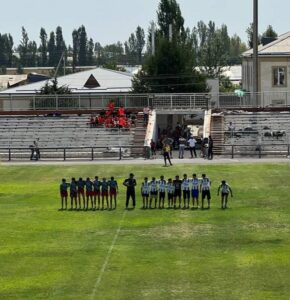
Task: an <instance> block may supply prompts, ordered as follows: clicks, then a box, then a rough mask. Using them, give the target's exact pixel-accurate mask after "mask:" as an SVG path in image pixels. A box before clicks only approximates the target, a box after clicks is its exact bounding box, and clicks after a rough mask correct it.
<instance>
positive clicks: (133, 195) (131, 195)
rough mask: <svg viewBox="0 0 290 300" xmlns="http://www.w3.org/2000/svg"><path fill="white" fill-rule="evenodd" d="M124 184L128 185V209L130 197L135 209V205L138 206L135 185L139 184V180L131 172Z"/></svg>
mask: <svg viewBox="0 0 290 300" xmlns="http://www.w3.org/2000/svg"><path fill="white" fill-rule="evenodd" d="M123 185H124V186H126V187H127V191H126V209H128V208H129V201H130V198H132V202H133V209H134V208H135V206H136V193H135V186H136V185H137V181H136V179H135V178H134V174H133V173H130V175H129V178H127V179H125V180H124V182H123Z"/></svg>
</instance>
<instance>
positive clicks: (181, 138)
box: [178, 136, 186, 159]
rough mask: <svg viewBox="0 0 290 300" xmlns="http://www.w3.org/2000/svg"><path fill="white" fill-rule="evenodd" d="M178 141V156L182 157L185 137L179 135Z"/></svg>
mask: <svg viewBox="0 0 290 300" xmlns="http://www.w3.org/2000/svg"><path fill="white" fill-rule="evenodd" d="M178 143H179V158H181V159H182V158H184V149H185V145H186V139H185V138H184V137H183V136H181V137H180V138H179V139H178Z"/></svg>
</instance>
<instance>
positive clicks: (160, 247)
mask: <svg viewBox="0 0 290 300" xmlns="http://www.w3.org/2000/svg"><path fill="white" fill-rule="evenodd" d="M192 169H193V168H192V164H190V165H177V164H176V165H175V166H174V168H172V169H171V168H167V169H166V170H165V169H164V168H163V167H161V166H157V165H155V166H152V165H147V164H146V165H145V166H142V168H141V167H139V168H138V167H137V168H136V165H135V164H134V165H130V164H128V165H116V164H113V165H108V164H107V165H98V166H97V168H96V165H92V164H87V165H85V164H83V165H81V166H76V165H69V164H66V165H62V166H43V165H42V166H32V165H31V166H26V167H21V166H12V165H9V166H0V173H1V174H5V176H2V178H1V182H0V190H1V195H0V196H1V198H0V225H1V226H0V237H1V251H0V278H1V285H0V298H1V299H22V300H30V299H138V300H139V299H140V300H145V299H215V300H232V299H279V300H284V299H285V300H286V299H289V294H290V286H289V276H290V269H289V263H290V259H289V252H290V239H289V228H290V219H289V214H290V208H289V200H288V199H289V193H290V187H289V180H290V177H289V163H286V164H285V163H284V164H232V165H214V164H211V165H208V166H205V165H204V164H196V163H195V165H194V172H195V173H197V174H199V175H200V174H201V173H203V172H205V173H206V174H207V175H208V176H209V178H210V179H211V181H212V208H211V210H209V211H208V210H204V211H201V210H179V209H177V210H167V209H165V210H158V209H157V210H150V211H149V210H147V211H144V210H141V209H139V207H141V195H140V190H139V188H140V184H141V182H142V181H143V178H144V177H145V176H149V177H151V176H153V175H154V176H158V177H159V175H162V174H163V175H165V177H166V178H169V177H171V178H172V177H174V176H175V175H177V174H179V175H182V174H184V173H187V174H192ZM96 170H97V173H96ZM132 170H134V174H135V176H136V179H137V208H136V209H135V210H134V211H128V212H126V213H124V205H125V189H124V187H123V186H122V182H123V180H124V179H125V178H126V177H127V176H128V174H129V173H130V172H131V171H132ZM95 175H99V176H101V177H107V178H109V177H110V176H115V177H116V179H117V180H118V184H119V187H120V192H119V194H118V208H117V210H115V211H106V210H105V211H95V212H92V211H88V212H83V211H58V208H59V207H60V200H59V192H58V188H59V183H60V180H61V178H62V177H65V178H67V179H69V178H71V177H73V176H74V177H79V176H82V177H83V178H85V177H87V176H90V177H91V178H93V177H94V176H95ZM224 178H225V179H226V180H228V181H229V183H230V185H231V187H232V188H233V192H234V198H230V199H229V206H230V209H228V210H220V209H219V206H220V201H219V198H218V197H217V196H216V194H215V193H216V189H217V186H218V184H219V183H220V180H222V179H224ZM24 179H25V180H24ZM253 179H254V180H253ZM117 232H119V234H118V235H117V236H116V238H115V235H116V233H117ZM113 241H115V243H114V245H113V248H111V247H112V242H113ZM110 249H111V250H110ZM108 254H109V256H108ZM105 262H106V265H105V267H104V263H105ZM103 267H104V268H103ZM100 274H101V281H100V284H99V285H97V288H95V287H96V282H97V280H98V278H99V276H100ZM273 275H275V276H273ZM94 289H95V294H93V293H94Z"/></svg>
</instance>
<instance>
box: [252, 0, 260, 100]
mask: <svg viewBox="0 0 290 300" xmlns="http://www.w3.org/2000/svg"><path fill="white" fill-rule="evenodd" d="M253 14H254V15H253V17H254V18H253V99H255V101H254V103H253V104H254V105H259V101H258V94H257V93H258V89H259V63H258V0H253Z"/></svg>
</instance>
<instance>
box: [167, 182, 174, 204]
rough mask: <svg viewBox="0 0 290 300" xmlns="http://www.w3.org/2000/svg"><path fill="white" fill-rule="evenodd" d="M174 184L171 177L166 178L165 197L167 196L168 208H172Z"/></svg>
mask: <svg viewBox="0 0 290 300" xmlns="http://www.w3.org/2000/svg"><path fill="white" fill-rule="evenodd" d="M174 192H175V189H174V185H173V182H172V179H171V178H169V179H168V183H167V197H168V208H172V207H173V201H174Z"/></svg>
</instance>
